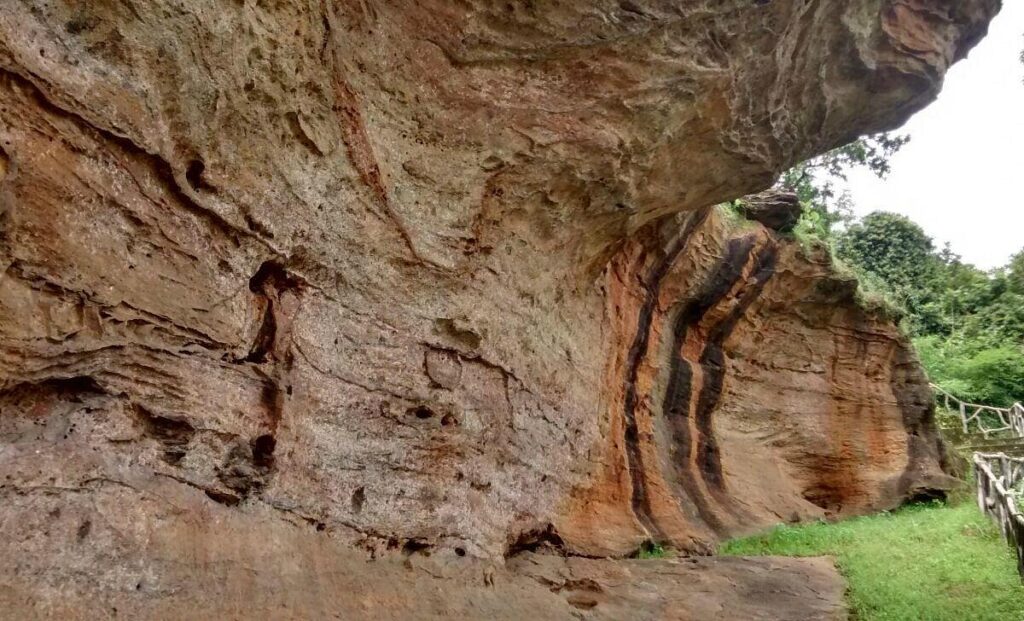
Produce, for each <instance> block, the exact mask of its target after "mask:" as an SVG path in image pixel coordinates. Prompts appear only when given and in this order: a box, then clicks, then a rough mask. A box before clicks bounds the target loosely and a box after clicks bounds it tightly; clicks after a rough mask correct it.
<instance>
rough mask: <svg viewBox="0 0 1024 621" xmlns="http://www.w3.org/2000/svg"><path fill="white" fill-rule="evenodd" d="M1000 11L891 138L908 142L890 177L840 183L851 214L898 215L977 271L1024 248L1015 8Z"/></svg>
mask: <svg viewBox="0 0 1024 621" xmlns="http://www.w3.org/2000/svg"><path fill="white" fill-rule="evenodd" d="M1003 4H1004V6H1003V10H1002V12H1000V14H999V15H998V16H996V18H995V20H994V21H993V22H992V26H991V27H990V29H989V34H988V36H987V37H985V38H984V39H983V40H982V41H981V43H979V44H978V46H977V47H975V48H974V50H973V51H972V52H971V53H970V55H969V56H968V57H967V58H966V59H964V60H962V61H961V62H959V63H957V64H956V65H955V66H954V67H953V68H952V69H951V70H950V71H949V74H948V75H947V77H946V84H945V87H944V88H943V90H942V94H941V95H939V98H938V99H937V100H936V101H935V102H934V103H932V104H931V105H930V106H929V107H927V108H925V109H924V110H922V111H921V112H919V113H918V114H917V115H915V116H914V117H913V118H911V119H910V121H908V122H907V124H906V125H905V126H904V127H903V129H901V130H899V132H900V133H909V134H910V135H911V141H910V143H909V144H907V145H906V146H905V147H903V149H902V150H901V151H900V152H899V153H898V154H897V155H896V156H895V157H894V158H893V159H892V161H891V163H892V173H891V174H890V175H889V177H888V178H887V179H885V180H879V179H877V178H876V177H874V176H873V175H872V174H871V173H870V172H868V171H861V170H858V171H854V172H853V173H851V174H850V176H849V180H850V182H849V185H848V189H849V190H850V192H851V195H852V197H853V199H854V202H855V204H856V206H855V208H854V210H855V212H856V213H857V215H859V216H862V215H865V214H868V213H870V212H872V211H877V210H885V211H894V212H897V213H902V214H905V215H907V216H909V217H910V218H911V219H913V220H914V221H915V222H917V223H918V224H920V225H921V226H922V227H923V228H924V230H925V232H926V233H927V234H928V235H930V236H931V237H933V238H934V239H935V244H936V247H941V246H942V244H943V243H944V242H946V241H949V242H950V243H951V244H952V246H953V251H954V252H956V253H958V254H960V255H962V256H963V258H964V261H966V262H968V263H974V264H975V265H977V266H978V267H980V268H983V269H990V268H993V267H998V266H1000V265H1003V264H1005V263H1006V261H1007V259H1008V258H1009V257H1010V255H1011V254H1013V253H1015V252H1017V251H1019V250H1021V249H1022V248H1024V187H1022V186H1024V82H1022V80H1024V65H1022V64H1021V63H1020V61H1019V56H1020V52H1021V50H1022V49H1024V1H1021V0H1008V1H1004V3H1003Z"/></svg>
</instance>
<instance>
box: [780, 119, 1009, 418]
mask: <svg viewBox="0 0 1024 621" xmlns="http://www.w3.org/2000/svg"><path fill="white" fill-rule="evenodd" d="M906 142H907V138H906V137H904V136H896V137H893V136H890V135H889V134H879V135H876V136H869V137H867V138H862V139H860V140H858V141H856V142H854V143H851V144H849V145H846V146H845V147H841V148H839V149H836V150H834V151H831V152H829V153H826V154H824V155H822V156H819V157H817V158H814V159H812V160H809V161H808V162H804V163H803V164H800V165H799V166H796V167H794V168H793V169H792V170H790V171H787V172H786V173H785V174H784V175H782V177H781V178H780V180H779V184H778V185H779V186H781V187H784V188H788V189H790V190H792V191H794V192H796V194H797V195H798V196H799V198H800V200H801V202H802V204H803V207H804V212H803V215H802V216H801V218H800V220H799V222H798V223H797V226H796V227H795V229H794V231H793V236H794V237H795V238H796V239H797V240H798V241H799V242H800V243H801V245H802V246H803V248H804V249H805V251H806V252H808V253H818V252H828V253H829V254H830V255H831V258H832V262H833V265H834V266H835V268H836V270H837V271H838V272H839V273H840V274H846V275H848V276H850V277H851V278H856V279H857V280H858V283H859V286H858V292H857V294H858V298H859V301H860V302H861V304H862V305H863V306H864V307H865V308H870V309H873V310H876V311H882V312H885V313H887V314H889V315H890V316H891V317H893V318H894V319H899V320H900V321H901V322H902V326H903V328H904V330H905V331H906V332H908V333H909V334H910V335H911V336H912V337H914V341H915V343H916V344H917V347H918V350H919V351H920V354H921V359H922V362H923V363H924V366H925V368H926V369H927V370H928V373H929V376H930V377H931V379H932V381H934V382H935V383H937V384H939V385H940V386H942V387H943V388H944V389H945V390H947V391H948V392H950V393H952V394H954V395H956V396H958V397H960V398H961V399H965V400H969V401H975V402H979V403H986V404H991V405H1004V406H1005V405H1010V404H1012V403H1013V402H1014V401H1024V251H1022V252H1020V253H1018V254H1016V255H1014V256H1013V257H1012V258H1011V259H1010V261H1009V263H1008V264H1007V265H1006V266H1005V267H1004V268H1002V269H999V270H995V271H994V272H992V273H987V272H984V271H982V270H979V269H978V268H976V267H974V266H973V265H970V264H966V263H964V262H963V261H962V260H961V258H960V257H959V256H958V255H957V254H956V253H954V252H953V251H952V249H951V248H950V247H949V245H948V244H947V245H946V246H945V247H944V248H942V249H936V248H935V247H934V244H933V242H932V240H931V239H930V238H929V237H928V236H927V235H926V234H925V232H924V231H923V230H922V229H921V227H920V226H918V225H917V224H916V223H914V222H913V221H912V220H910V219H909V218H907V217H905V216H901V215H898V214H894V213H887V212H875V213H872V214H869V215H867V216H865V217H864V218H863V219H861V220H860V221H859V222H858V221H855V220H854V218H853V215H852V213H853V211H852V206H851V204H850V200H849V197H848V196H845V195H842V194H840V195H839V196H836V192H835V190H834V186H833V182H834V181H835V180H837V179H845V178H846V174H847V172H848V171H849V170H850V169H852V168H854V167H857V166H861V167H866V168H868V169H869V170H871V171H873V172H874V173H875V174H877V175H879V176H884V175H885V174H886V173H888V172H889V161H888V158H889V157H890V156H891V155H892V154H893V153H895V152H896V151H897V150H899V148H900V147H902V146H903V145H904V144H906Z"/></svg>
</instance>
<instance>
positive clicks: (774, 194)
mask: <svg viewBox="0 0 1024 621" xmlns="http://www.w3.org/2000/svg"><path fill="white" fill-rule="evenodd" d="M740 210H741V211H742V212H743V215H744V216H746V217H747V218H749V219H751V220H753V221H755V222H760V223H761V224H763V225H765V226H766V227H768V228H770V229H772V230H774V231H780V232H783V233H787V232H789V231H792V230H793V227H795V226H796V223H797V222H798V221H799V220H800V214H802V213H803V206H802V205H801V204H800V199H799V198H797V195H796V194H794V193H793V192H786V191H781V190H766V191H764V192H760V193H758V194H754V195H752V196H747V197H745V198H743V199H742V200H741V201H740Z"/></svg>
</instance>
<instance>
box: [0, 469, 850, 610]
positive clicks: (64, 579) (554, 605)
mask: <svg viewBox="0 0 1024 621" xmlns="http://www.w3.org/2000/svg"><path fill="white" fill-rule="evenodd" d="M90 485H91V487H90V486H85V487H71V486H61V485H57V486H54V485H50V486H45V487H39V488H17V489H14V488H11V487H8V486H0V496H3V498H4V501H5V502H6V503H7V504H8V515H9V516H10V517H11V518H12V519H11V520H2V519H0V526H2V527H3V529H2V530H3V531H4V533H5V538H4V540H2V541H0V610H3V611H4V612H3V613H0V617H3V618H5V619H6V618H9V619H23V620H31V619H61V620H67V621H74V620H79V619H81V620H85V619H88V620H90V621H92V620H96V619H151V620H177V619H182V620H184V619H190V620H191V619H261V620H262V619H282V620H284V619H345V620H360V619H374V620H379V619H395V620H421V619H487V620H489V621H490V620H510V621H511V620H513V619H515V620H519V619H527V620H529V621H542V620H548V619H550V620H562V619H573V620H575V619H592V620H601V619H630V620H654V619H658V620H663V619H678V620H693V621H714V620H722V621H734V620H736V621H739V620H742V621H751V620H768V619H771V620H791V621H809V620H818V619H821V620H826V619H827V620H833V619H845V618H846V612H845V608H844V605H843V599H842V596H843V591H844V585H843V580H842V579H841V577H840V576H839V574H838V572H837V571H836V569H835V567H834V565H833V563H832V561H831V559H829V558H807V559H797V558H777V557H757V558H739V557H700V558H678V559H658V560H628V559H627V560H614V559H588V558H582V557H563V556H559V555H555V554H542V553H537V552H524V553H521V554H517V555H515V556H513V557H512V558H511V559H509V560H508V561H507V562H506V563H505V564H504V565H501V564H500V563H498V564H493V563H489V562H487V561H485V560H478V559H474V558H471V557H470V556H469V555H466V556H463V557H459V556H455V555H450V556H449V555H444V554H440V553H430V554H428V553H427V551H410V550H406V551H405V552H402V551H400V550H392V551H387V550H382V551H379V556H378V558H377V560H369V559H368V552H369V551H367V550H359V549H356V548H353V547H352V546H351V545H349V544H348V543H346V542H345V541H344V540H342V539H339V538H336V537H334V536H333V535H331V533H329V532H327V531H324V532H321V531H320V530H318V529H317V528H314V527H312V526H309V525H305V524H304V522H303V521H302V520H297V521H296V522H295V523H289V522H287V521H285V520H282V519H273V517H272V516H271V515H270V514H268V512H267V510H266V509H261V508H259V507H251V508H245V509H244V510H241V511H236V510H229V509H228V508H225V507H222V506H220V505H217V504H216V503H212V502H206V503H204V502H203V501H202V499H201V498H200V497H199V496H200V494H199V493H197V492H195V491H192V492H189V491H186V490H183V489H182V488H181V486H178V485H174V484H173V483H169V482H168V483H161V482H156V483H154V484H152V485H150V486H145V485H144V482H143V481H126V482H124V483H118V484H114V483H109V482H103V481H96V482H95V483H92V484H90ZM90 490H91V491H92V492H93V494H92V495H89V494H86V493H84V492H85V491H90ZM143 491H144V492H145V493H144V494H143ZM204 506H205V509H203V508H202V507H204ZM154 515H156V516H157V517H155V518H154V517H153V516H154ZM147 516H149V518H147ZM139 550H144V551H145V552H146V555H145V558H146V560H144V561H140V560H139V557H138V551H139Z"/></svg>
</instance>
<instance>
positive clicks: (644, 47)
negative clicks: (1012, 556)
mask: <svg viewBox="0 0 1024 621" xmlns="http://www.w3.org/2000/svg"><path fill="white" fill-rule="evenodd" d="M998 5H999V3H998V1H997V0H966V1H964V0H934V1H930V2H924V1H919V0H858V1H856V2H845V1H843V2H840V1H838V0H825V1H822V2H811V3H807V2H802V1H799V0H775V1H773V2H750V1H743V2H740V1H735V2H733V1H728V2H721V1H718V0H715V1H706V2H699V1H698V2H687V3H679V2H667V1H664V2H662V1H657V0H645V1H639V0H638V1H632V2H612V1H608V0H593V1H589V2H585V1H575V2H559V3H553V2H552V3H548V2H545V3H540V2H518V1H511V2H500V3H497V2H494V3H492V2H483V1H476V0H473V1H469V2H458V3H456V2H443V1H428V2H401V1H395V2H355V1H351V2H340V1H312V0H309V1H307V2H302V1H294V2H252V1H248V0H246V1H245V2H188V3H183V2H179V1H176V0H158V1H152V2H137V1H134V0H129V1H126V2H120V3H113V2H89V3H83V2H71V1H70V0H56V1H53V0H48V1H46V2H43V1H37V0H17V1H13V2H8V3H5V4H4V5H3V7H2V8H0V268H2V274H3V276H2V280H0V478H2V480H0V494H2V496H3V503H2V507H0V523H2V524H3V525H4V532H5V533H7V535H5V538H4V539H5V542H4V545H6V546H8V548H7V549H6V550H5V554H3V555H2V558H3V560H2V561H0V563H2V565H0V577H2V578H3V581H4V582H5V583H10V584H14V583H17V584H19V585H20V586H17V587H12V588H14V590H13V591H11V590H7V591H4V593H6V594H11V593H13V594H14V595H13V596H12V597H14V600H13V601H14V604H13V605H15V606H23V607H25V606H28V605H29V604H28V603H27V602H28V601H29V600H31V599H32V593H33V592H35V591H34V589H39V590H40V592H42V591H44V590H45V589H47V588H53V589H57V588H58V586H55V585H60V584H66V583H68V584H70V583H74V584H75V585H77V586H76V587H75V588H76V589H78V590H77V591H76V592H77V593H78V594H79V596H80V597H82V598H90V597H92V598H94V599H95V600H96V601H102V602H105V604H104V605H107V604H109V605H110V606H111V607H112V608H114V607H118V606H119V604H118V602H121V601H129V600H130V599H131V598H136V597H139V595H138V592H142V593H144V594H145V596H146V597H147V598H149V599H151V600H153V601H158V600H161V599H164V598H170V599H174V597H180V593H181V592H182V591H180V589H182V588H184V587H182V586H181V583H178V582H174V581H171V582H170V583H168V584H169V586H167V587H166V588H165V589H164V590H160V589H157V590H152V591H147V590H145V585H146V584H148V582H147V581H159V579H160V578H161V576H162V575H164V574H165V572H166V571H168V570H167V569H166V567H167V565H166V564H161V559H164V560H166V558H167V557H169V556H173V555H179V554H180V555H197V556H199V557H201V556H202V555H204V554H206V553H207V552H206V551H205V547H204V546H207V545H212V544H210V543H209V542H211V541H216V542H217V544H216V545H219V546H224V550H227V551H228V552H225V554H224V555H223V556H219V557H217V559H218V560H217V563H215V564H212V565H208V566H207V565H202V567H205V568H206V569H204V571H209V572H214V573H215V572H218V571H223V572H228V573H231V572H233V571H234V569H232V567H231V566H232V565H233V564H238V566H239V568H241V567H242V566H243V565H244V566H245V567H249V566H248V565H245V564H244V563H242V561H241V559H243V558H249V557H248V556H245V555H248V554H250V553H251V550H250V548H251V546H253V545H256V546H258V545H259V540H258V539H256V538H253V539H248V538H246V537H243V536H242V535H241V534H240V532H241V531H240V530H239V529H238V528H236V527H234V526H231V525H230V523H232V520H242V521H244V522H245V523H246V524H249V526H248V527H247V528H250V529H251V530H252V532H264V531H263V530H261V529H265V532H278V531H279V530H280V531H281V532H285V531H288V532H291V531H289V529H293V530H294V529H300V530H303V532H305V531H310V532H309V533H308V536H310V537H321V538H323V539H324V540H328V541H330V542H332V544H331V545H334V543H338V544H339V545H342V544H344V545H348V546H354V547H355V548H356V549H359V550H362V553H364V554H365V555H369V556H373V557H376V558H381V557H388V558H391V557H396V558H401V555H402V550H405V551H406V552H409V553H413V552H417V551H430V552H431V553H432V557H431V558H433V559H435V560H436V559H439V558H440V559H450V560H451V561H452V562H454V563H458V562H467V563H468V562H478V561H475V560H472V559H485V560H486V561H487V562H494V563H497V564H498V565H501V564H502V563H503V562H504V560H503V559H504V558H505V557H507V556H513V555H516V554H518V553H520V552H522V551H524V550H529V549H531V548H533V547H535V546H536V545H538V544H542V543H543V544H545V545H554V546H558V547H560V548H561V549H563V550H565V551H576V552H587V553H591V554H613V555H619V554H626V553H629V552H630V551H632V550H635V549H636V547H637V546H638V545H640V544H641V543H642V542H643V541H646V540H648V539H658V540H663V541H664V543H666V544H671V545H675V546H678V547H680V548H683V549H686V550H691V551H702V550H706V549H707V547H708V545H709V544H710V542H712V541H713V540H714V539H715V538H716V537H718V536H721V535H723V534H730V533H733V532H740V531H744V530H749V529H752V528H757V527H760V526H764V525H766V524H768V523H771V522H775V521H779V520H780V519H781V520H789V519H802V518H805V517H812V516H818V515H822V514H825V513H831V514H844V513H851V512H858V511H865V510H870V509H874V508H879V507H885V506H892V505H893V504H896V503H898V502H899V501H900V500H901V499H902V498H905V497H907V496H908V495H913V494H916V493H918V491H919V490H927V489H931V488H933V487H936V486H939V487H941V486H942V485H943V484H944V479H943V475H942V472H941V470H942V458H941V454H940V447H939V445H938V441H937V439H936V436H935V434H934V430H933V429H932V427H931V418H930V410H929V407H930V406H929V405H927V404H928V403H929V402H930V400H929V399H928V398H927V387H926V386H925V384H924V383H923V379H922V377H921V373H920V369H919V368H918V367H917V365H916V363H915V362H914V360H913V357H912V354H911V353H910V351H909V350H908V348H907V346H906V343H905V342H904V341H903V340H902V339H901V338H900V337H899V336H898V334H897V332H896V330H895V329H894V328H893V326H892V325H891V322H889V321H888V320H886V319H885V318H884V317H881V316H878V315H874V314H871V313H870V312H867V311H864V310H862V309H861V308H860V307H859V306H858V305H857V304H855V303H854V302H853V300H852V297H851V296H852V294H851V287H850V284H849V283H843V282H841V281H839V280H837V279H836V278H835V277H834V276H833V275H832V274H831V272H830V268H829V267H828V266H827V265H824V264H823V263H822V262H821V260H819V259H815V258H814V257H813V256H811V257H810V258H807V257H804V256H802V255H801V254H800V251H799V249H798V248H797V247H795V246H794V245H793V244H790V243H788V242H785V241H784V240H782V239H781V238H780V237H779V236H778V235H776V234H775V233H772V232H770V231H767V230H765V229H762V228H752V229H750V230H741V229H734V228H732V227H731V225H728V223H726V222H725V221H723V220H722V219H721V218H719V217H718V216H717V215H715V214H714V213H712V212H709V211H707V210H706V208H707V207H708V206H709V205H712V204H714V203H716V202H719V201H722V200H727V199H732V198H736V197H739V196H742V195H744V194H746V193H748V192H752V191H756V190H759V189H762V188H764V187H765V186H767V185H768V184H770V182H771V181H772V179H773V178H774V176H775V175H776V174H777V173H778V172H779V171H781V170H783V169H784V168H785V167H787V166H789V165H790V164H792V163H793V162H795V161H797V160H799V159H801V158H804V157H807V156H809V155H811V154H814V153H816V152H820V151H822V150H824V149H827V148H830V147H833V146H837V145H839V144H841V143H843V142H845V141H847V140H849V139H851V138H853V137H854V136H855V135H857V134H858V133H862V132H869V131H874V130H879V129H883V128H887V127H891V126H893V125H894V124H896V123H898V122H900V121H901V120H903V119H904V118H906V117H907V116H908V115H909V114H910V113H911V112H913V111H914V110H916V109H918V108H920V107H921V106H922V105H924V104H925V103H927V102H928V101H929V100H930V99H931V98H932V97H934V95H935V93H936V91H937V89H938V88H939V86H940V84H941V79H942V75H943V74H944V72H945V70H946V69H947V68H948V67H949V66H950V64H951V63H952V62H954V61H955V60H957V59H959V58H961V57H962V56H963V55H964V54H966V52H967V51H968V50H969V49H970V47H971V46H972V45H973V44H974V43H975V42H976V41H977V40H978V39H979V38H980V37H981V36H982V35H983V33H984V30H985V27H986V24H987V21H988V19H990V18H991V16H992V14H993V13H994V12H995V11H996V10H997V9H998ZM674 214H682V215H674ZM103 503H111V506H113V507H117V508H118V510H117V511H115V510H112V509H109V510H103V511H101V510H99V509H96V508H94V509H90V510H91V511H93V513H88V511H87V509H88V507H98V506H100V505H102V504H103ZM79 505H81V506H82V507H85V508H83V509H81V515H78V513H76V515H78V518H80V519H77V518H76V519H75V520H73V521H68V522H67V523H65V522H64V521H61V520H62V518H61V516H62V515H68V512H69V511H71V509H70V507H72V506H79ZM75 511H76V512H77V511H78V510H77V509H76V510H75ZM129 518H130V519H129ZM72 522H73V523H72ZM196 524H202V527H203V528H204V529H208V531H209V535H208V538H206V539H202V540H201V541H202V544H201V545H200V544H196V545H195V547H189V545H190V544H188V542H189V541H193V540H192V539H189V538H185V539H181V540H177V539H175V535H174V533H176V532H178V529H188V528H193V527H195V525H196ZM246 532H248V531H246ZM101 533H102V535H101ZM140 533H144V534H146V536H145V537H142V538H141V539H138V537H139V536H140ZM288 536H291V535H288ZM306 536H307V535H306V534H304V535H303V537H306ZM161 537H166V538H167V539H166V541H168V542H171V543H168V544H167V545H164V546H163V547H161V545H162V544H158V543H157V541H158V539H159V538H161ZM175 541H179V543H180V545H178V544H174V542H175ZM195 541H199V540H195ZM311 541H312V540H311ZM303 545H304V546H307V547H299V548H297V549H298V550H299V552H297V553H296V554H293V555H291V556H292V557H293V558H292V559H291V562H293V563H302V562H305V561H303V560H302V558H303V557H302V554H303V553H304V551H305V550H311V549H313V548H314V547H315V545H314V544H308V545H307V544H303ZM232 550H234V551H237V554H235V552H231V551H232ZM243 550H244V552H243ZM275 558H276V557H275ZM310 558H319V557H310ZM246 562H248V561H246ZM310 562H311V561H310ZM480 562H482V561H480ZM292 568H294V565H289V564H288V563H287V562H285V563H284V565H281V564H280V563H278V564H274V565H272V566H266V565H261V566H259V568H258V569H253V570H252V571H250V570H249V569H238V571H239V572H243V573H244V575H248V576H250V578H246V579H244V580H241V581H240V582H238V583H231V586H230V587H224V588H225V589H228V590H229V591H230V593H232V594H233V595H232V596H233V597H235V596H237V599H238V601H242V600H245V599H247V598H252V597H256V596H257V595H258V594H260V593H262V592H263V591H264V590H265V586H266V585H267V584H276V582H274V580H276V579H278V578H282V577H286V576H289V575H293V574H291V573H289V572H291V571H292ZM262 572H266V573H265V574H264V573H262ZM341 573H344V572H341V571H340V570H339V571H338V572H336V573H333V574H330V575H333V576H336V577H337V579H338V580H339V581H341V582H339V583H337V584H338V585H340V586H339V588H346V587H345V586H344V584H345V583H344V581H343V578H341V577H338V576H340V574H341ZM197 580H198V582H196V583H195V585H194V588H193V587H189V592H190V593H196V592H202V591H203V588H204V586H203V585H204V584H215V583H217V582H216V580H213V581H211V582H203V581H202V580H201V578H197ZM324 580H328V582H323V583H321V582H317V583H316V584H317V585H320V584H323V585H325V586H324V588H325V589H328V590H329V589H330V588H332V587H330V586H329V585H330V584H331V583H330V582H329V580H330V579H329V578H324ZM284 583H285V584H288V581H287V580H284ZM218 584H219V583H218ZM46 585H50V586H46ZM137 585H143V586H139V587H138V588H137ZM212 588H213V587H211V590H210V591H209V592H208V593H207V594H208V595H209V596H210V599H211V601H212V600H215V599H216V596H217V594H218V593H221V592H220V591H214V590H212ZM218 588H219V587H218ZM26 589H27V590H26ZM175 594H178V595H175ZM260 596H262V595H260ZM298 596H299V595H298V594H297V595H296V597H298ZM132 601H134V600H132ZM233 601H234V600H233ZM146 605H152V606H156V607H157V608H155V609H158V610H159V609H160V608H159V606H162V605H163V604H159V603H150V604H146ZM122 609H125V608H122ZM26 610H28V608H26ZM54 610H56V609H54ZM37 612H38V611H37ZM54 614H57V613H54ZM58 616H59V615H58ZM684 618H685V617H684Z"/></svg>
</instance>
